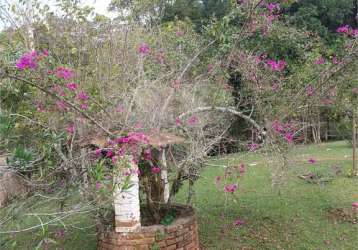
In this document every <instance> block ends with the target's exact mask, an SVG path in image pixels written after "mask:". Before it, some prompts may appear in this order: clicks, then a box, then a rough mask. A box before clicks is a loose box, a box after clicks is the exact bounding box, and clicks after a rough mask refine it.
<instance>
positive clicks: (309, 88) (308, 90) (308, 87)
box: [306, 85, 314, 96]
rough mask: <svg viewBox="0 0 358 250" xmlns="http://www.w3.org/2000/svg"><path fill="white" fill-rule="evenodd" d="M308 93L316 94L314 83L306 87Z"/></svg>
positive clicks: (308, 94) (310, 94) (309, 94)
mask: <svg viewBox="0 0 358 250" xmlns="http://www.w3.org/2000/svg"><path fill="white" fill-rule="evenodd" d="M306 93H307V96H313V95H314V88H313V87H312V85H308V86H307V87H306Z"/></svg>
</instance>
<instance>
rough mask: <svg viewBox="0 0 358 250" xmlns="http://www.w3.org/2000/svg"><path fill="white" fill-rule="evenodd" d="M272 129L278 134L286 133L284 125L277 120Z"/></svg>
mask: <svg viewBox="0 0 358 250" xmlns="http://www.w3.org/2000/svg"><path fill="white" fill-rule="evenodd" d="M272 128H273V130H275V131H276V132H277V133H281V132H283V131H284V127H283V125H282V123H281V122H280V121H278V120H275V121H274V122H273V123H272Z"/></svg>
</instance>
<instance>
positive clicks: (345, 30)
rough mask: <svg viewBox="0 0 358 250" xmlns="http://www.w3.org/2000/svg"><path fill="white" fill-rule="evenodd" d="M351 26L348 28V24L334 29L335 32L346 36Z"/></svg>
mask: <svg viewBox="0 0 358 250" xmlns="http://www.w3.org/2000/svg"><path fill="white" fill-rule="evenodd" d="M350 28H351V26H349V25H348V24H347V25H343V26H340V27H338V28H337V29H336V31H337V32H338V33H344V34H348V32H349V30H350Z"/></svg>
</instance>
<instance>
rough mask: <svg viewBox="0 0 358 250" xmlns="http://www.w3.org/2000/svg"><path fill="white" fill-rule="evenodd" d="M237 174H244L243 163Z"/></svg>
mask: <svg viewBox="0 0 358 250" xmlns="http://www.w3.org/2000/svg"><path fill="white" fill-rule="evenodd" d="M239 172H240V174H244V173H245V172H246V169H245V165H244V164H243V163H241V164H240V168H239Z"/></svg>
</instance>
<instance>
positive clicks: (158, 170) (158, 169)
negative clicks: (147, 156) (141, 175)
mask: <svg viewBox="0 0 358 250" xmlns="http://www.w3.org/2000/svg"><path fill="white" fill-rule="evenodd" d="M150 171H151V172H152V174H159V173H160V167H152V168H151V169H150Z"/></svg>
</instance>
